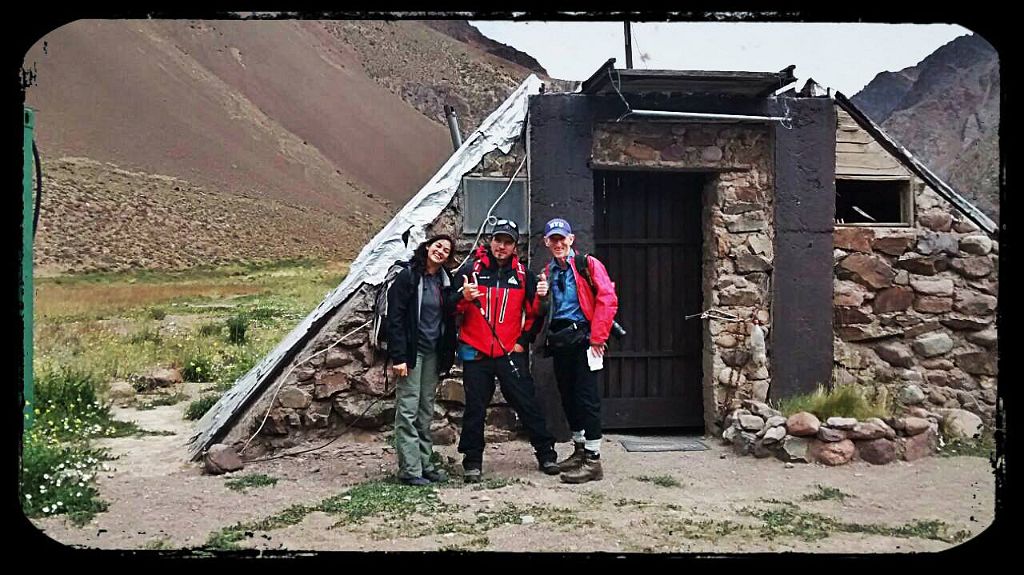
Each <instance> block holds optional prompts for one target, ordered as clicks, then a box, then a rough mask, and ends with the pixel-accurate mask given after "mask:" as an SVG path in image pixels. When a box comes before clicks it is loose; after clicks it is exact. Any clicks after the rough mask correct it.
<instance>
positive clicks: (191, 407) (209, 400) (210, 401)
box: [185, 395, 220, 421]
mask: <svg viewBox="0 0 1024 575" xmlns="http://www.w3.org/2000/svg"><path fill="white" fill-rule="evenodd" d="M219 400H220V396H219V395H204V396H202V397H200V398H199V399H197V400H195V401H193V402H192V403H190V404H188V407H186V408H185V419H188V420H192V421H194V420H196V419H199V418H201V417H202V416H204V415H206V412H207V411H210V408H211V407H213V406H214V404H215V403H217V401H219Z"/></svg>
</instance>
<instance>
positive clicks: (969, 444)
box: [939, 429, 996, 459]
mask: <svg viewBox="0 0 1024 575" xmlns="http://www.w3.org/2000/svg"><path fill="white" fill-rule="evenodd" d="M939 455H941V456H942V457H960V456H964V457H984V458H985V459H993V458H995V455H996V438H995V434H994V433H993V432H992V431H990V430H988V429H986V430H985V431H983V432H982V434H981V437H978V438H976V439H965V438H957V439H953V440H950V441H945V443H944V445H941V446H940V447H939Z"/></svg>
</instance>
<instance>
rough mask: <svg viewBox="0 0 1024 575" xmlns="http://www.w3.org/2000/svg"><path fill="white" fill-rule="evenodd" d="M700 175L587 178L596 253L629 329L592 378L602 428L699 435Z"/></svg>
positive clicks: (598, 173)
mask: <svg viewBox="0 0 1024 575" xmlns="http://www.w3.org/2000/svg"><path fill="white" fill-rule="evenodd" d="M703 184H704V177H703V176H702V175H700V174H687V173H671V172H629V171H595V172H594V208H595V210H594V212H595V213H594V240H595V245H596V247H597V249H596V252H595V255H596V256H598V257H599V258H600V259H601V261H603V262H604V263H605V265H606V266H607V267H608V272H609V274H610V275H611V278H612V280H613V281H614V282H615V284H616V289H617V291H618V294H619V313H618V320H619V323H621V324H622V325H623V327H625V328H626V330H627V331H628V332H629V333H628V335H627V336H626V337H625V338H624V339H622V340H619V341H615V340H614V339H613V341H612V342H611V344H610V345H609V351H608V354H607V356H606V358H605V369H604V370H602V372H601V377H600V379H599V381H600V386H601V397H602V401H601V403H602V420H603V421H602V425H604V426H605V427H607V428H609V429H626V428H665V427H700V428H703V425H704V416H703V392H702V386H703V384H702V377H701V363H702V345H701V327H702V326H701V321H700V320H699V319H690V320H687V319H684V317H685V316H686V315H688V314H693V313H700V311H701V309H702V299H703V298H702V294H701V283H702V275H701V252H702V248H701V242H702V231H701V230H702V222H701V211H702V210H701V208H702V202H701V190H702V188H703Z"/></svg>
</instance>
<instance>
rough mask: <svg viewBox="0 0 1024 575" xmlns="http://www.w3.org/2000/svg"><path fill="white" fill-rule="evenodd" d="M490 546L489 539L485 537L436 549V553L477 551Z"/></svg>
mask: <svg viewBox="0 0 1024 575" xmlns="http://www.w3.org/2000/svg"><path fill="white" fill-rule="evenodd" d="M490 544H491V540H490V538H488V537H487V536H486V535H482V536H480V537H474V538H472V539H470V540H469V541H466V542H465V543H455V544H452V545H445V546H444V547H441V548H439V549H438V551H479V550H481V549H484V548H486V547H487V546H488V545H490Z"/></svg>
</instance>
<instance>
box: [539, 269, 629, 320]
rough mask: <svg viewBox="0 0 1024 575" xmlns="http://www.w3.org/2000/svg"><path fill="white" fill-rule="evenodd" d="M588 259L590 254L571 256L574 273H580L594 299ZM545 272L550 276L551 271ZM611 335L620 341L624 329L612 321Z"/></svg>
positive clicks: (594, 290)
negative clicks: (574, 268)
mask: <svg viewBox="0 0 1024 575" xmlns="http://www.w3.org/2000/svg"><path fill="white" fill-rule="evenodd" d="M589 257H590V254H581V253H579V252H577V253H576V254H574V255H573V260H574V262H575V263H576V271H578V272H580V276H581V277H583V281H585V282H587V285H588V286H590V293H592V294H594V296H595V297H596V296H597V286H596V285H594V279H593V278H592V277H590V264H589V263H587V262H588V261H589V260H588V258H589ZM546 271H547V272H548V275H549V276H550V275H551V270H546ZM611 335H613V336H615V337H616V338H617V339H621V338H622V337H623V336H625V335H626V329H625V328H624V327H622V325H621V324H619V322H618V321H615V320H614V319H613V320H612V329H611Z"/></svg>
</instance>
